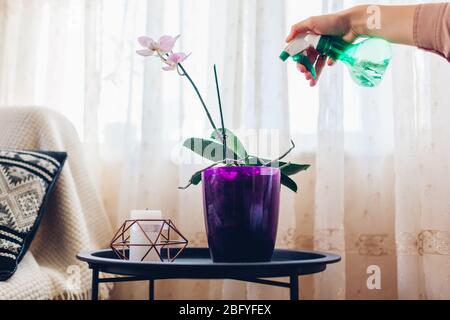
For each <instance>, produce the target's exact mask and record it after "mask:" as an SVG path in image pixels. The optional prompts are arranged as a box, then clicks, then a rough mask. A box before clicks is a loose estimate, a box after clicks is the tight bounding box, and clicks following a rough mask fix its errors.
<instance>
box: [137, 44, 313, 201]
mask: <svg viewBox="0 0 450 320" xmlns="http://www.w3.org/2000/svg"><path fill="white" fill-rule="evenodd" d="M179 38H180V36H176V37H172V36H167V35H165V36H162V37H161V38H160V39H159V40H158V41H155V40H153V39H152V38H150V37H147V36H142V37H139V38H138V42H139V44H140V45H141V46H142V49H140V50H137V51H136V52H137V54H139V55H141V56H143V57H151V56H153V57H157V58H159V59H160V60H161V61H162V62H163V70H164V71H175V70H176V71H177V72H178V74H179V75H180V76H181V77H185V78H186V79H187V80H188V81H189V82H190V83H191V85H192V87H193V88H194V90H195V92H196V94H197V96H198V98H199V100H200V103H201V104H202V106H203V109H204V111H205V113H206V116H207V118H208V120H209V123H210V124H211V127H212V128H213V132H212V134H211V136H210V138H209V139H204V138H189V139H187V140H186V141H184V143H183V146H184V147H186V148H188V149H190V150H192V151H193V152H195V153H197V154H199V155H200V156H202V157H204V158H206V159H208V160H210V161H212V164H211V165H210V166H208V167H207V168H205V169H203V170H200V171H197V172H195V173H194V174H193V175H192V177H191V179H190V180H189V182H188V184H187V185H186V186H185V187H180V189H187V188H188V187H190V186H191V185H198V184H199V183H200V182H201V180H202V172H203V171H205V170H207V169H210V168H212V167H215V166H218V165H226V166H233V165H234V166H267V167H269V166H270V167H275V168H279V169H280V171H281V183H282V184H283V185H284V186H286V187H287V188H289V189H291V190H292V191H294V192H297V190H298V187H297V184H296V183H295V181H294V180H292V179H291V178H290V176H293V175H295V174H297V173H299V172H301V171H304V170H307V169H308V168H309V165H306V164H296V163H292V162H285V161H282V160H283V159H284V158H285V157H287V156H288V155H289V153H290V152H291V151H292V150H293V149H294V148H295V144H294V142H293V141H292V140H291V143H292V146H291V148H289V150H288V151H286V152H285V153H284V154H283V155H281V156H280V157H278V158H276V159H274V160H268V159H263V158H260V157H257V156H252V155H250V154H248V152H247V151H246V149H245V148H244V146H243V144H242V142H241V141H240V140H239V138H238V137H237V136H236V135H235V134H234V133H233V132H232V131H231V130H228V129H227V128H226V127H225V123H224V117H223V111H222V101H221V96H220V89H219V82H218V77H217V68H216V66H215V65H214V77H215V82H216V90H217V99H218V105H219V111H220V120H221V127H220V128H218V127H217V126H216V124H215V122H214V120H213V118H212V116H211V113H210V112H209V109H208V107H207V106H206V103H205V100H204V99H203V97H202V95H201V94H200V91H199V89H198V87H197V86H196V84H195V83H194V81H193V80H192V78H191V77H190V75H189V74H188V73H187V71H186V69H185V68H184V67H183V65H182V63H183V62H184V61H185V60H186V59H187V58H188V57H189V56H190V54H186V53H184V52H174V51H173V49H174V47H175V44H176V42H177V40H178V39H179Z"/></svg>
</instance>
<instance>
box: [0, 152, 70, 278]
mask: <svg viewBox="0 0 450 320" xmlns="http://www.w3.org/2000/svg"><path fill="white" fill-rule="evenodd" d="M66 158H67V154H66V153H65V152H47V151H16V150H2V149H0V281H4V280H7V279H9V278H10V277H11V276H12V275H13V274H14V272H15V270H16V268H17V265H18V264H19V262H20V261H21V259H22V258H23V256H24V254H25V253H26V251H27V250H28V248H29V246H30V244H31V241H32V240H33V237H34V235H35V234H36V231H37V229H38V226H39V223H40V221H41V218H42V215H43V213H44V211H45V206H46V202H47V199H48V196H49V194H50V193H51V191H52V189H53V187H54V185H55V183H56V180H57V179H58V176H59V174H60V173H61V170H62V167H63V164H64V162H65V160H66Z"/></svg>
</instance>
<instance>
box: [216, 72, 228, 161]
mask: <svg viewBox="0 0 450 320" xmlns="http://www.w3.org/2000/svg"><path fill="white" fill-rule="evenodd" d="M214 78H215V80H216V91H217V100H218V102H219V110H220V122H221V124H222V138H223V155H224V158H227V134H226V131H225V121H224V119H223V111H222V99H221V98H220V89H219V79H218V77H217V67H216V65H214Z"/></svg>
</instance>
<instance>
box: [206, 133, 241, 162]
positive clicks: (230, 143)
mask: <svg viewBox="0 0 450 320" xmlns="http://www.w3.org/2000/svg"><path fill="white" fill-rule="evenodd" d="M218 134H219V135H221V136H220V137H219V136H218ZM225 134H226V137H227V139H226V140H227V148H229V149H231V150H232V151H233V152H234V153H235V154H237V155H238V157H239V158H240V159H246V158H247V156H248V154H247V151H246V150H245V147H244V145H243V144H242V142H241V140H239V138H238V137H237V136H236V135H235V134H234V133H233V132H232V131H231V130H228V129H226V128H225ZM222 135H223V130H222V128H219V129H217V131H214V132H213V133H212V134H211V139H214V140H216V141H220V142H221V143H222Z"/></svg>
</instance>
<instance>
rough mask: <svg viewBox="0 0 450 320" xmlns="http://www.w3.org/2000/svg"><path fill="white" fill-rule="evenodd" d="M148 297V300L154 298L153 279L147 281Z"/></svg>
mask: <svg viewBox="0 0 450 320" xmlns="http://www.w3.org/2000/svg"><path fill="white" fill-rule="evenodd" d="M148 298H149V300H151V301H153V300H155V280H153V279H151V280H149V281H148Z"/></svg>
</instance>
